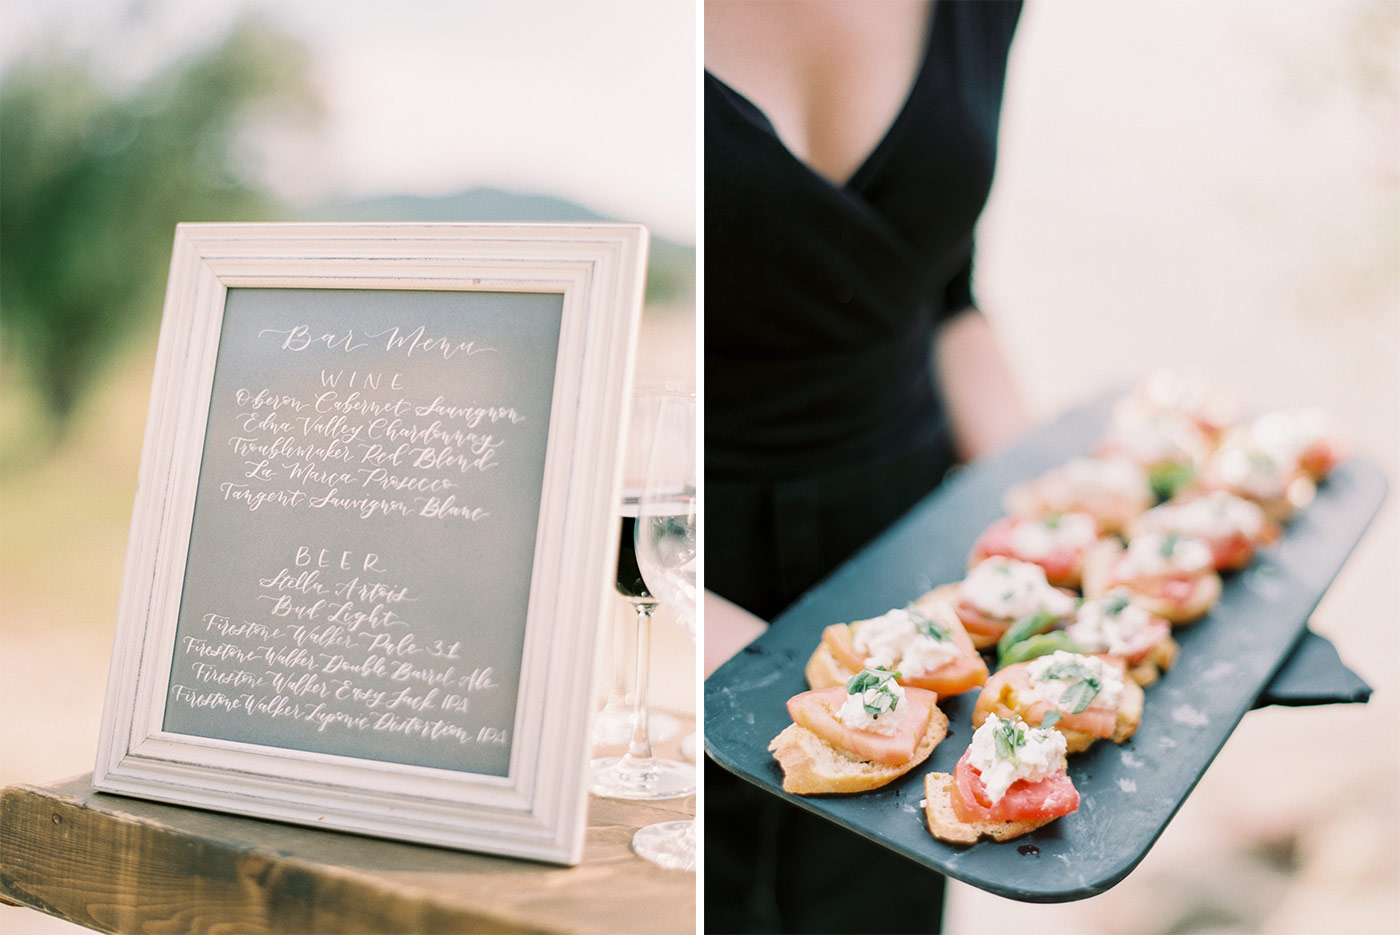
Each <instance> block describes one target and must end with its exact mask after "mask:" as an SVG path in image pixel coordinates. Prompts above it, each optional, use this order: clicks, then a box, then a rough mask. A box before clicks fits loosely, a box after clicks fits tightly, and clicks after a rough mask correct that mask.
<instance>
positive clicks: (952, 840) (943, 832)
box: [924, 773, 1055, 844]
mask: <svg viewBox="0 0 1400 935" xmlns="http://www.w3.org/2000/svg"><path fill="white" fill-rule="evenodd" d="M952 793H953V776H952V774H951V773H929V774H928V775H927V776H925V777H924V817H925V819H926V820H927V821H928V830H929V832H930V833H931V834H932V835H933V836H934V837H935V838H938V840H940V841H947V842H948V843H949V844H976V843H977V842H978V840H980V839H981V838H991V839H992V840H993V841H1009V840H1011V839H1012V838H1019V837H1020V836H1021V835H1023V834H1027V833H1029V832H1031V831H1034V830H1035V829H1036V828H1039V827H1042V826H1044V825H1048V824H1050V822H1052V821H1054V820H1055V819H1054V818H1046V819H1043V820H1040V821H963V820H962V819H960V818H958V816H957V813H956V812H954V811H953V802H952Z"/></svg>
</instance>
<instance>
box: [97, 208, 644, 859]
mask: <svg viewBox="0 0 1400 935" xmlns="http://www.w3.org/2000/svg"><path fill="white" fill-rule="evenodd" d="M646 253H647V234H646V231H645V229H644V228H642V227H639V226H635V225H621V224H560V225H537V224H182V225H180V226H179V227H178V228H177V230H176V234H175V246H174V253H173V258H172V261H171V269H170V282H169V286H168V290H167V293H166V299H165V312H164V319H163V322H162V325H161V331H160V342H159V349H158V352H157V358H156V367H155V379H154V382H153V386H152V391H151V402H150V408H149V412H148V415H147V424H146V436H145V443H144V446H143V449H142V456H141V467H140V474H139V477H138V483H137V493H136V502H135V506H134V509H133V516H132V524H131V535H130V540H129V543H128V547H127V556H126V570H125V575H124V579H123V583H122V595H121V602H120V605H119V608H118V618H117V631H116V642H115V645H114V648H113V652H112V665H111V671H110V675H109V679H108V685H107V697H106V706H105V710H104V715H103V724H102V733H101V738H100V740H99V746H98V754H97V765H96V769H95V771H94V774H93V785H94V786H95V787H96V788H97V789H99V790H102V791H104V792H113V793H119V794H122V795H131V796H139V797H142V798H149V799H157V800H161V801H165V802H172V803H178V804H182V805H192V806H197V807H200V808H208V809H215V810H219V811H226V812H234V813H237V814H242V815H250V816H255V817H263V818H273V819H278V820H281V821H288V822H294V823H298V824H307V825H313V826H316V827H322V828H335V829H339V830H344V831H352V832H358V833H363V834H369V835H375V836H380V837H387V838H395V839H400V840H409V841H418V842H422V843H428V844H436V845H442V846H447V847H454V848H460V849H464V850H474V851H483V852H487V853H497V854H505V855H512V856H519V857H526V858H532V859H537V860H543V861H549V862H554V863H564V864H573V863H577V862H578V861H579V859H580V858H581V854H582V849H583V836H584V830H585V827H586V817H587V816H586V811H587V782H586V770H587V762H588V757H589V754H590V747H591V741H590V738H589V726H590V720H591V715H592V708H593V674H594V656H595V647H596V644H597V639H596V634H597V627H598V626H599V625H600V622H601V621H603V620H605V619H607V614H608V608H609V605H608V599H609V595H610V594H611V590H612V579H613V578H614V577H615V561H616V548H615V542H616V538H617V535H618V522H617V509H618V507H617V505H618V503H619V502H620V498H621V491H620V480H621V478H620V472H621V458H622V444H623V437H622V436H623V430H624V427H625V425H626V421H625V420H626V407H627V403H628V399H629V395H630V386H631V379H632V367H633V358H634V345H635V342H636V335H637V329H638V322H639V318H640V310H641V303H642V290H643V284H644V279H645V267H646ZM240 286H241V287H266V288H299V289H399V290H403V289H410V290H420V289H421V290H462V291H486V292H547V293H559V294H562V296H563V319H562V324H561V333H560V337H559V351H558V358H557V369H556V375H555V384H554V395H553V406H552V409H551V413H550V425H549V435H548V441H547V448H546V454H545V474H544V487H543V494H542V496H541V503H540V514H539V521H538V536H537V540H536V543H537V544H536V549H535V555H534V566H533V577H532V579H531V589H530V597H529V603H528V610H527V619H526V629H525V645H524V655H523V661H522V667H521V677H520V687H519V695H518V700H517V706H516V719H515V724H514V729H513V730H514V732H513V734H512V737H513V742H512V749H511V758H510V765H509V770H508V773H507V775H506V776H505V777H494V776H484V775H476V774H470V773H463V772H458V771H453V770H445V769H434V768H426V767H418V766H407V765H402V764H395V763H388V762H382V761H378V760H367V759H359V758H354V757H345V756H333V755H327V754H320V753H312V752H305V751H297V750H288V749H284V748H281V747H271V746H262V745H257V744H248V743H238V742H231V741H224V740H214V739H208V738H204V737H195V736H189V735H180V734H172V733H168V732H165V731H163V730H162V729H161V724H162V719H163V716H164V706H165V697H166V686H167V684H168V680H169V672H170V667H171V662H172V657H173V653H174V648H175V646H174V644H175V631H176V623H177V614H178V609H179V604H180V590H181V587H182V582H183V580H184V571H185V561H186V554H187V551H188V547H189V536H190V529H191V522H192V518H193V512H194V501H195V491H196V486H197V482H198V478H199V471H200V461H201V456H202V445H203V440H204V434H205V427H206V422H207V419H208V413H209V403H210V394H211V390H212V386H213V376H214V363H215V358H216V356H217V352H218V347H219V333H220V327H221V324H222V321H223V311H224V300H225V296H226V293H227V290H228V289H229V288H231V287H240ZM609 543H612V544H614V547H613V548H609V547H608V544H609Z"/></svg>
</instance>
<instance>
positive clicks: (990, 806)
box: [924, 715, 1079, 844]
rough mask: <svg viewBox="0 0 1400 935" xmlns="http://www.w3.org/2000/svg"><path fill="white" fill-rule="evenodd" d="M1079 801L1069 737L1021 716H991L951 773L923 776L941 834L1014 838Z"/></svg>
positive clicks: (964, 839)
mask: <svg viewBox="0 0 1400 935" xmlns="http://www.w3.org/2000/svg"><path fill="white" fill-rule="evenodd" d="M1078 808H1079V792H1078V791H1077V790H1076V789H1075V788H1074V783H1073V782H1071V781H1070V778H1069V774H1068V773H1067V772H1066V771H1065V738H1064V735H1063V734H1061V733H1060V732H1059V731H1056V730H1052V729H1048V728H1041V727H1031V726H1030V725H1029V724H1027V723H1026V722H1025V721H1024V720H1022V719H1021V718H1019V717H1013V718H1006V719H1004V718H1000V717H997V716H996V715H992V716H991V717H988V718H987V719H986V720H985V721H984V722H983V723H982V726H981V727H979V728H977V730H976V732H975V733H973V735H972V743H971V745H969V746H968V748H967V752H966V753H964V754H963V755H962V757H961V758H960V759H959V760H958V763H957V766H955V767H954V768H953V772H952V774H951V775H949V774H948V773H929V774H928V775H927V776H925V777H924V816H925V819H926V820H927V822H928V830H929V832H930V833H932V834H933V836H934V837H935V838H938V839H939V840H940V841H947V842H949V843H950V844H974V843H976V842H977V841H978V840H979V839H980V838H984V837H986V838H991V839H992V840H994V841H1008V840H1010V839H1012V838H1016V837H1020V836H1021V835H1023V834H1026V833H1027V832H1030V831H1034V830H1035V829H1036V828H1039V827H1041V826H1042V825H1046V824H1049V823H1050V822H1052V821H1054V820H1055V819H1056V818H1061V817H1063V816H1065V815H1068V814H1070V813H1072V812H1074V811H1076V810H1077V809H1078Z"/></svg>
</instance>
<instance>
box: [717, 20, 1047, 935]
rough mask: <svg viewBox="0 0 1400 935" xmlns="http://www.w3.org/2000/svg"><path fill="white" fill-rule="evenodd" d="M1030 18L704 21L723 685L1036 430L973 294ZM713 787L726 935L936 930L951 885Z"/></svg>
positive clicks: (802, 816)
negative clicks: (858, 556)
mask: <svg viewBox="0 0 1400 935" xmlns="http://www.w3.org/2000/svg"><path fill="white" fill-rule="evenodd" d="M1019 14H1020V4H1019V3H1018V2H1014V3H1013V2H975V3H973V2H968V3H963V2H947V0H939V2H938V3H937V4H929V3H921V2H920V3H914V2H909V3H889V2H887V3H862V2H851V0H835V2H803V3H745V2H721V0H710V2H707V4H706V8H705V58H706V74H705V245H706V262H705V393H706V403H705V485H706V486H705V490H706V510H705V515H706V558H705V569H706V584H707V587H708V589H709V590H710V591H711V592H713V593H712V594H711V595H708V596H707V599H706V605H705V615H706V616H705V657H706V668H707V671H710V670H713V668H714V667H716V666H717V665H718V664H719V663H720V662H722V661H723V660H724V659H725V658H727V657H728V656H729V655H731V654H732V653H733V652H735V651H737V650H738V649H739V648H740V647H741V646H743V645H744V644H745V643H747V642H748V641H749V640H750V639H752V638H753V637H754V636H756V635H757V634H758V633H759V632H761V631H762V628H763V627H764V626H765V624H764V623H763V621H764V620H766V619H771V618H772V617H773V616H775V615H776V614H777V613H778V612H779V611H781V610H782V609H783V608H784V607H786V606H787V605H788V604H789V603H791V602H792V601H793V600H794V599H795V598H796V597H798V596H799V595H800V594H801V593H802V592H803V591H804V590H806V589H807V588H808V587H810V586H811V585H812V584H814V583H815V582H816V581H817V580H818V579H819V578H821V577H822V576H823V575H825V574H826V573H827V572H829V571H830V570H832V569H833V568H834V567H835V566H836V565H837V564H838V563H840V562H841V561H842V560H844V559H845V558H846V557H847V556H849V555H850V554H851V553H852V552H853V551H855V550H856V549H857V548H859V547H860V546H861V545H862V544H864V543H865V542H867V541H868V540H869V539H870V538H871V537H873V536H874V535H875V534H877V533H878V532H880V531H881V530H882V529H884V528H885V527H886V526H888V525H889V524H890V523H891V522H893V521H894V520H895V519H897V518H898V517H899V516H900V515H901V514H903V513H904V512H905V511H906V510H907V509H908V508H909V507H910V506H912V505H913V504H914V503H915V502H916V501H918V500H919V499H920V498H922V497H923V496H924V495H925V494H927V493H928V492H929V491H930V490H932V489H933V488H934V487H935V486H937V484H938V483H939V482H940V480H941V479H942V477H943V475H944V474H945V473H946V471H947V470H948V468H949V467H951V466H952V465H954V464H955V463H957V462H958V461H960V460H964V459H967V458H971V457H974V456H976V455H979V454H981V453H983V452H985V451H987V450H989V449H991V448H994V447H996V446H998V445H1000V444H1001V443H1003V442H1006V441H1009V440H1010V439H1011V438H1012V437H1014V435H1016V434H1017V433H1018V432H1020V431H1021V429H1022V428H1023V427H1024V426H1025V424H1026V420H1025V415H1024V410H1023V409H1022V408H1021V406H1020V404H1019V402H1018V400H1017V398H1016V394H1015V392H1014V390H1013V388H1012V381H1011V380H1010V378H1009V375H1008V373H1007V369H1006V366H1005V364H1004V362H1003V361H1002V358H1001V355H1000V353H999V351H998V349H997V347H996V343H995V339H994V336H993V334H992V331H991V329H990V327H989V326H988V324H987V322H986V321H985V319H983V318H982V316H981V315H980V314H979V313H978V311H977V309H976V304H975V301H974V298H973V295H972V290H971V283H972V259H973V228H974V225H975V223H976V221H977V218H978V215H979V214H980V212H981V210H982V207H983V205H984V203H985V201H986V197H987V192H988V190H989V188H990V185H991V180H992V169H993V163H994V156H995V149H996V131H997V123H998V115H999V111H1000V106H1001V97H1002V88H1003V82H1004V76H1005V69H1006V61H1007V54H1008V48H1009V45H1010V42H1011V37H1012V35H1013V33H1014V31H1015V28H1016V23H1017V19H1018V17H1019ZM716 595H717V596H718V597H716ZM721 598H722V600H721ZM705 775H706V790H707V791H706V805H705V828H706V863H705V873H706V876H705V905H706V930H707V931H711V932H730V931H826V932H838V931H865V932H874V931H884V930H889V931H936V930H937V929H938V928H939V925H940V923H941V911H942V893H943V881H942V879H941V878H940V877H938V876H936V875H934V874H931V873H929V872H927V871H923V870H919V869H917V868H916V867H915V866H914V865H913V864H911V863H909V862H907V861H906V860H904V858H902V857H899V856H897V855H894V854H893V853H892V852H890V851H887V850H885V849H883V848H880V847H877V846H874V845H871V844H869V843H867V842H865V841H863V840H862V839H859V838H857V837H856V836H854V835H851V834H847V833H845V832H842V831H839V830H837V829H835V828H834V826H831V825H829V824H827V823H825V822H823V821H821V820H820V819H816V818H814V817H812V816H810V815H808V814H807V813H805V812H802V811H800V810H798V809H795V808H791V807H789V806H786V805H784V804H783V803H781V802H779V800H777V799H775V798H773V797H771V796H769V795H767V794H766V793H762V792H759V791H757V790H756V789H753V788H752V787H749V786H747V784H745V783H743V782H742V781H739V780H737V779H735V778H734V777H732V776H730V775H729V774H728V773H726V772H724V771H723V770H722V769H720V768H718V767H716V766H715V765H714V764H712V763H707V764H706V774H705Z"/></svg>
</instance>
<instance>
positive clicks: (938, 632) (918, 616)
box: [904, 603, 953, 643]
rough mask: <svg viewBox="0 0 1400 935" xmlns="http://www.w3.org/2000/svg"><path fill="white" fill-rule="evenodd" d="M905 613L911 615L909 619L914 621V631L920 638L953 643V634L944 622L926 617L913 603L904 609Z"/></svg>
mask: <svg viewBox="0 0 1400 935" xmlns="http://www.w3.org/2000/svg"><path fill="white" fill-rule="evenodd" d="M904 612H905V613H907V614H908V615H909V619H911V620H913V621H914V629H915V630H916V631H917V632H918V634H919V635H920V636H926V637H928V638H929V639H931V640H933V641H935V642H938V643H948V642H952V639H953V634H952V632H951V631H950V630H949V629H948V627H947V626H945V625H944V624H943V622H942V621H940V620H934V619H933V618H932V617H929V616H926V615H925V614H924V612H923V611H921V610H919V609H918V608H917V607H915V606H914V605H913V604H912V603H911V604H910V605H909V606H908V607H906V608H904Z"/></svg>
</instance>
